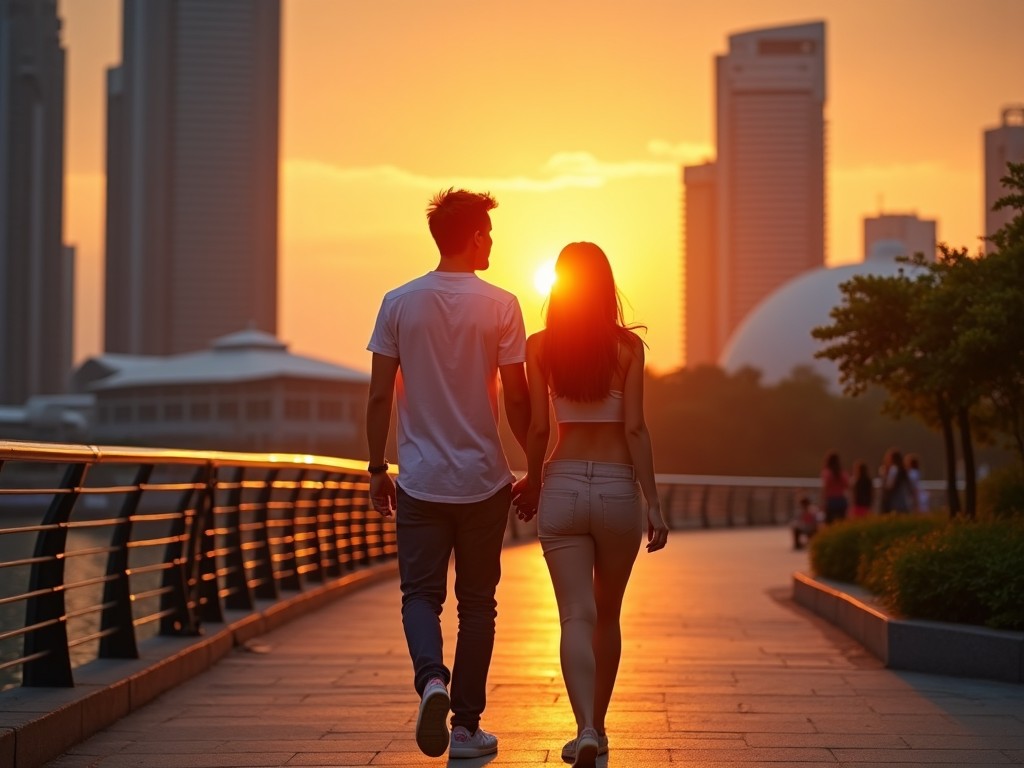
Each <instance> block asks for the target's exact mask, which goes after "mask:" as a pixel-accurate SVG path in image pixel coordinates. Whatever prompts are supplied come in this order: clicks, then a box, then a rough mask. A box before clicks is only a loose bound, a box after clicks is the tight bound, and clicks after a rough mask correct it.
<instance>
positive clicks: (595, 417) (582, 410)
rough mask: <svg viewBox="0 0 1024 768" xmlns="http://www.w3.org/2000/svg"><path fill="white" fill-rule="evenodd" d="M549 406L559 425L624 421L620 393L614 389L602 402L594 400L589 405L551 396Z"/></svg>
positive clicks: (623, 407) (623, 408) (624, 413)
mask: <svg viewBox="0 0 1024 768" xmlns="http://www.w3.org/2000/svg"><path fill="white" fill-rule="evenodd" d="M551 404H552V405H553V406H554V407H555V419H556V420H557V421H558V422H559V423H560V424H561V423H563V422H576V421H597V422H602V421H603V422H609V421H625V420H626V408H625V405H624V401H623V399H622V392H619V391H618V390H615V389H613V390H611V391H609V392H608V396H607V397H606V398H604V399H603V400H594V401H592V402H589V403H584V402H580V401H578V400H569V399H568V398H565V397H559V396H557V395H552V396H551Z"/></svg>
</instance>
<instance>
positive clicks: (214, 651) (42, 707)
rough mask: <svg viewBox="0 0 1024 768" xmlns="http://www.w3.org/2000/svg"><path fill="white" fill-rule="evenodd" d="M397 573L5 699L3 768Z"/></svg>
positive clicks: (381, 567) (234, 620) (159, 640)
mask: <svg viewBox="0 0 1024 768" xmlns="http://www.w3.org/2000/svg"><path fill="white" fill-rule="evenodd" d="M397 573H398V562H397V561H396V560H391V561H389V562H386V563H381V564H378V565H374V566H370V567H368V568H364V569H362V570H359V571H356V572H354V573H350V574H346V575H345V576H343V577H341V578H340V579H336V580H335V581H332V582H330V583H329V584H324V585H319V586H315V587H312V588H310V589H307V590H304V591H302V592H298V593H295V594H291V595H288V596H287V597H284V598H282V599H279V600H277V601H275V602H272V603H270V602H267V603H266V604H265V605H264V606H261V607H257V608H256V609H255V610H254V611H226V612H225V621H224V623H210V624H206V625H204V634H203V635H202V636H199V637H155V638H152V639H150V640H147V641H145V642H144V643H142V646H141V647H140V649H139V658H138V659H99V660H97V661H94V662H91V663H89V664H86V665H84V666H82V667H80V668H79V669H77V670H76V671H75V679H76V684H75V687H73V688H11V689H9V690H7V691H3V692H0V766H5V768H38V766H42V765H44V764H45V763H46V762H47V761H48V760H52V759H53V758H55V757H58V756H59V755H61V754H63V753H64V752H66V751H67V750H68V749H70V748H71V747H73V746H74V745H75V744H78V743H80V742H82V741H84V740H86V739H87V738H89V737H90V736H92V735H93V734H95V733H98V732H99V731H101V730H103V729H104V728H106V727H107V726H110V725H113V724H114V723H115V722H117V721H118V720H120V719H121V718H123V717H124V716H125V715H127V714H129V713H130V712H133V711H135V710H137V709H139V708H140V707H142V706H144V705H145V704H147V703H149V702H150V701H152V700H153V699H155V698H156V697H157V696H159V695H160V694H161V693H163V692H165V691H167V690H169V689H171V688H173V687H175V686H177V685H180V684H181V683H183V682H185V681H186V680H188V679H190V678H192V677H195V676H196V675H198V674H199V673H201V672H203V671H205V670H207V669H209V668H210V667H212V666H213V665H214V664H216V663H217V662H218V661H220V659H222V658H223V657H224V656H226V655H227V654H228V653H230V652H231V651H232V650H233V649H234V648H235V647H237V646H241V645H244V644H245V643H246V642H247V641H248V640H251V639H252V638H254V637H257V636H259V635H262V634H264V633H266V632H269V631H270V630H272V629H275V628H277V627H279V626H281V625H283V624H286V623H288V622H289V621H292V620H294V619H296V618H298V617H300V616H303V615H304V614H307V613H310V612H311V611H315V610H317V609H318V608H322V607H323V606H324V605H326V604H327V603H330V602H332V601H334V600H337V599H338V598H341V597H344V596H345V595H348V594H351V593H352V592H355V591H357V590H359V589H362V588H364V587H368V586H370V585H372V584H375V583H377V582H379V581H382V580H384V579H389V578H392V577H393V576H395V575H396V574H397Z"/></svg>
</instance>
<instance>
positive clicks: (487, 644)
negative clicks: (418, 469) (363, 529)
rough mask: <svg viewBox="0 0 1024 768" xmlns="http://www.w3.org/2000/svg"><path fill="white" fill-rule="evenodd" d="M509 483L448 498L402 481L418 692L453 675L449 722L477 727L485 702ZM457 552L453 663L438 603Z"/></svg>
mask: <svg viewBox="0 0 1024 768" xmlns="http://www.w3.org/2000/svg"><path fill="white" fill-rule="evenodd" d="M511 503H512V486H511V485H507V486H505V487H504V488H502V489H501V490H500V491H498V492H497V493H496V494H494V495H493V496H491V497H490V498H488V499H484V500H483V501H477V502H473V503H471V504H444V503H440V502H435V501H422V500H420V499H415V498H413V497H412V496H410V495H409V494H407V493H405V491H403V490H402V488H401V486H399V488H398V513H397V528H398V572H399V575H400V577H401V581H402V625H403V626H404V627H405V639H406V642H407V643H408V644H409V655H410V656H411V657H412V665H413V670H414V672H415V685H416V692H417V693H418V694H420V695H422V694H423V689H424V688H425V687H426V685H427V682H428V681H429V680H430V679H431V678H433V677H440V678H441V679H442V680H444V681H445V682H446V683H447V682H451V699H452V727H453V728H454V727H455V726H457V725H461V726H464V727H466V728H468V729H469V731H470V733H473V732H474V731H476V729H477V726H478V725H479V723H480V715H481V713H482V712H483V711H484V706H485V705H486V703H487V670H488V668H489V667H490V665H491V652H492V651H493V649H494V619H495V617H496V616H497V610H496V607H497V603H496V602H495V600H494V590H495V589H496V588H497V586H498V579H499V578H500V577H501V545H502V541H503V540H504V538H505V526H506V525H507V523H508V512H509V507H510V505H511ZM452 552H454V553H455V599H456V601H457V603H458V613H459V634H458V640H457V642H456V644H455V664H454V665H453V667H452V670H451V671H450V672H449V670H448V668H447V667H446V666H445V665H444V653H443V647H442V646H443V641H442V638H441V607H442V605H443V604H444V600H445V597H446V596H447V591H448V562H449V560H450V559H451V555H452Z"/></svg>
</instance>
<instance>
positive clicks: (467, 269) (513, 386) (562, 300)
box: [366, 189, 668, 766]
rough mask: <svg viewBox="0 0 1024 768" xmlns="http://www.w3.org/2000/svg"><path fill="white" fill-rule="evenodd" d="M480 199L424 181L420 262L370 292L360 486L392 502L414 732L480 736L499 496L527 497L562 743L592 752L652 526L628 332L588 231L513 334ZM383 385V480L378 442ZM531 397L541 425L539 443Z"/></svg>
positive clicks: (518, 317) (632, 340)
mask: <svg viewBox="0 0 1024 768" xmlns="http://www.w3.org/2000/svg"><path fill="white" fill-rule="evenodd" d="M496 206H497V203H496V201H495V200H494V198H493V197H491V196H490V195H489V194H478V193H474V192H468V191H465V190H455V189H449V190H447V191H445V192H441V193H439V194H438V195H436V196H435V197H434V198H433V200H431V202H430V205H429V206H428V208H427V220H428V224H429V227H430V233H431V235H432V236H433V238H434V241H435V243H436V244H437V247H438V251H439V252H440V260H439V262H438V265H437V267H436V269H435V270H434V271H432V272H428V273H427V274H425V275H423V276H422V277H418V278H416V279H414V280H412V281H410V282H408V283H406V284H405V285H402V286H400V287H398V288H396V289H394V290H392V291H390V292H388V293H387V294H386V295H385V297H384V300H383V302H382V304H381V308H380V311H379V313H378V316H377V321H376V324H375V326H374V330H373V334H372V336H371V338H370V342H369V344H368V346H367V348H368V349H369V351H370V352H372V354H373V360H372V366H371V377H370V393H369V399H368V404H367V412H366V429H367V440H368V447H369V456H370V465H369V467H368V469H369V472H370V500H371V503H372V504H373V507H374V508H375V509H376V510H377V511H378V512H379V513H380V514H382V515H385V516H391V515H392V514H394V515H396V528H397V535H398V566H399V576H400V580H401V589H402V623H403V626H404V629H405V636H406V640H407V642H408V646H409V653H410V656H411V657H412V662H413V669H414V675H415V678H414V684H415V688H416V692H417V693H418V694H419V696H420V706H419V713H418V716H417V720H416V742H417V744H418V745H419V747H420V749H421V750H422V751H423V752H424V753H426V754H427V755H431V756H434V757H439V756H441V755H444V754H445V753H446V752H447V753H448V755H449V757H451V758H464V757H481V756H484V755H488V754H492V753H494V752H496V751H497V749H498V739H497V737H496V736H494V735H493V734H490V733H488V732H487V731H485V730H484V729H482V728H481V727H480V716H481V714H482V713H483V711H484V707H485V704H486V688H487V672H488V668H489V666H490V661H491V653H492V650H493V647H494V623H495V617H496V615H497V612H496V602H495V597H494V595H495V589H496V587H497V584H498V580H499V578H500V574H501V566H500V555H501V548H502V542H503V540H504V533H505V526H506V524H507V521H508V514H509V509H510V505H512V504H515V506H516V509H517V512H518V515H519V517H520V518H521V519H524V520H529V519H531V518H533V516H534V515H535V514H536V515H538V517H537V530H538V535H539V538H540V542H541V547H542V549H543V552H544V559H545V562H546V563H547V566H548V570H549V572H550V575H551V580H552V584H553V586H554V592H555V598H556V601H557V603H558V613H559V621H560V623H561V642H560V657H561V665H562V675H563V678H564V680H565V686H566V689H567V691H568V694H569V700H570V703H571V705H572V710H573V714H574V715H575V718H576V723H577V733H576V736H575V738H573V739H571V740H570V741H569V742H568V743H567V744H565V746H564V747H563V749H562V758H563V760H565V761H566V762H571V763H572V764H573V765H575V766H593V765H594V764H595V760H596V758H597V756H598V755H599V754H604V753H606V752H607V751H608V737H607V733H606V731H605V715H606V713H607V710H608V704H609V701H610V700H611V696H612V689H613V687H614V683H615V676H616V673H617V671H618V666H619V657H620V654H621V648H622V638H621V631H620V627H619V614H620V609H621V606H622V599H623V595H624V593H625V590H626V584H627V582H628V580H629V575H630V571H631V570H632V567H633V562H634V560H635V559H636V556H637V552H638V550H639V548H640V543H641V540H642V539H643V538H644V535H645V533H646V539H647V550H648V551H649V552H654V551H657V550H659V549H661V548H662V547H664V546H665V542H666V538H667V536H668V527H667V525H666V524H665V522H664V520H663V518H662V515H661V509H660V504H659V501H658V495H657V489H656V487H655V480H654V462H653V458H652V452H651V441H650V436H649V433H648V430H647V425H646V423H645V421H644V413H643V385H644V343H643V341H642V340H641V339H640V338H639V337H638V336H637V335H636V334H635V333H634V330H635V329H636V328H637V327H638V326H626V325H625V324H624V322H623V318H622V307H621V302H620V300H619V296H618V292H617V290H616V288H615V281H614V278H613V276H612V270H611V266H610V264H609V263H608V259H607V257H606V256H605V254H604V252H603V251H602V250H601V249H600V248H598V247H597V246H596V245H594V244H593V243H571V244H570V245H567V246H566V247H565V248H563V249H562V251H561V253H560V254H559V256H558V260H557V262H556V264H555V274H556V281H555V284H554V286H553V288H552V290H551V294H550V297H549V298H548V302H547V315H546V323H545V328H544V330H542V331H539V332H537V333H535V334H533V335H532V336H530V337H529V339H527V338H526V333H525V328H524V324H523V317H522V312H521V310H520V307H519V302H518V301H517V299H516V297H515V296H514V295H513V294H511V293H509V292H508V291H505V290H503V289H501V288H498V287H496V286H494V285H492V284H490V283H487V282H485V281H483V280H482V279H480V278H479V277H477V275H476V272H477V271H478V270H485V269H487V267H488V266H489V260H490V253H491V243H492V241H491V219H490V211H491V210H493V209H494V208H495V207H496ZM524 363H525V366H524ZM524 368H525V370H524ZM499 380H500V384H501V389H502V393H503V397H504V407H505V414H506V416H507V419H508V422H509V426H510V427H511V430H512V433H513V434H514V435H515V438H516V440H517V441H518V442H519V444H520V445H521V446H522V448H523V450H524V451H525V452H526V456H527V473H526V475H525V476H524V477H523V478H521V479H520V480H518V481H516V482H513V481H514V479H515V478H514V476H513V474H512V472H511V471H510V469H509V466H508V461H507V459H506V457H505V454H504V451H503V449H502V446H501V442H500V439H499V435H498V385H499ZM393 403H397V410H398V459H399V465H400V474H399V476H398V479H397V485H396V483H395V481H394V480H393V478H392V477H391V476H390V475H389V474H388V472H387V469H388V464H387V461H386V459H385V456H384V453H385V445H386V442H387V437H388V431H389V428H390V423H391V417H392V404H393ZM549 406H550V408H551V409H552V410H553V412H554V417H555V422H556V424H557V440H556V442H555V446H554V449H553V450H552V452H551V454H550V456H547V452H548V445H549V436H550V431H551V427H550V423H549ZM641 495H642V497H643V499H641ZM645 509H646V515H645V512H644V510H645ZM453 554H454V557H455V597H456V600H457V602H458V615H459V622H458V639H457V643H456V650H455V659H454V663H453V665H452V667H451V669H449V668H448V667H447V666H446V665H445V663H444V656H443V652H442V638H441V624H440V614H441V608H442V605H443V603H444V600H445V597H446V594H447V577H448V565H449V561H450V559H451V557H452V555H453ZM449 686H450V687H449ZM449 711H450V712H451V731H450V732H449V728H448V714H449Z"/></svg>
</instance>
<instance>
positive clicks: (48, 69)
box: [0, 0, 74, 405]
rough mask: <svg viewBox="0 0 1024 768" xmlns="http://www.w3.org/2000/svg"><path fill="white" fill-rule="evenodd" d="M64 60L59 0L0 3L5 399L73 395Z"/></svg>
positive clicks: (0, 305) (0, 383) (0, 312)
mask: <svg viewBox="0 0 1024 768" xmlns="http://www.w3.org/2000/svg"><path fill="white" fill-rule="evenodd" d="M64 61H65V58H64V48H63V46H62V44H61V22H60V18H59V17H58V15H57V0H0V404H6V405H21V404H22V403H24V402H25V401H26V400H28V398H29V397H31V396H33V395H45V394H57V393H61V392H66V391H67V385H68V380H69V377H70V374H71V354H72V352H71V344H72V282H73V277H74V275H73V265H72V263H71V262H72V261H73V250H71V249H66V248H65V246H64V242H63V239H64V238H63V227H64V224H63V219H64V80H65V77H64V75H65V73H64Z"/></svg>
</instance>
